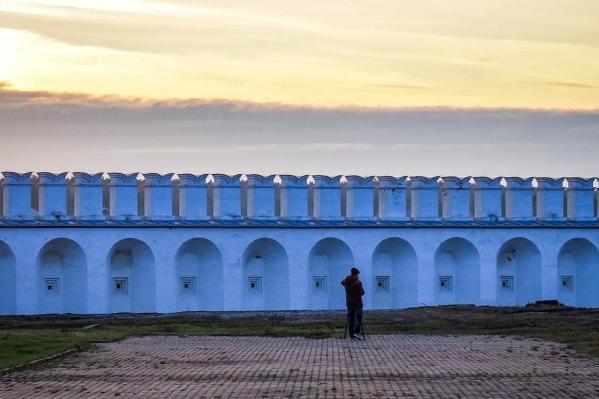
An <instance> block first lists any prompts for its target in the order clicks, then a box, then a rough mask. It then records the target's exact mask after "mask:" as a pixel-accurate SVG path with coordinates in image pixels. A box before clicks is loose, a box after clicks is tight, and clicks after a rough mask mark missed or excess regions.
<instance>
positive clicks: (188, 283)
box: [181, 277, 196, 294]
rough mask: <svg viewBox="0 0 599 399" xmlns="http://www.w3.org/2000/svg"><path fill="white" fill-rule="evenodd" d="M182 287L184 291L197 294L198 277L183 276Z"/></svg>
mask: <svg viewBox="0 0 599 399" xmlns="http://www.w3.org/2000/svg"><path fill="white" fill-rule="evenodd" d="M181 288H182V289H183V292H184V293H187V294H195V293H196V278H195V277H182V278H181Z"/></svg>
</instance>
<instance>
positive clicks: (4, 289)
mask: <svg viewBox="0 0 599 399" xmlns="http://www.w3.org/2000/svg"><path fill="white" fill-rule="evenodd" d="M16 287H17V269H16V261H15V255H14V253H13V252H12V250H11V249H10V247H9V246H8V245H7V244H5V243H4V242H2V241H0V314H3V315H9V314H15V313H16V312H17V289H16Z"/></svg>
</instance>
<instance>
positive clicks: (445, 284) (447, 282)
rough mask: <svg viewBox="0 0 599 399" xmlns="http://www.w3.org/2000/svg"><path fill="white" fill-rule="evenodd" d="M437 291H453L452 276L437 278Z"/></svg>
mask: <svg viewBox="0 0 599 399" xmlns="http://www.w3.org/2000/svg"><path fill="white" fill-rule="evenodd" d="M439 289H440V290H441V291H451V290H453V277H452V276H439Z"/></svg>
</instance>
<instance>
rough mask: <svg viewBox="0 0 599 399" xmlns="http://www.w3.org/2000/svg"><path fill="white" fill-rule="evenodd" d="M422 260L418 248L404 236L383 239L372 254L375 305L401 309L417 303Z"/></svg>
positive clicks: (378, 307)
mask: <svg viewBox="0 0 599 399" xmlns="http://www.w3.org/2000/svg"><path fill="white" fill-rule="evenodd" d="M417 266H418V260H417V258H416V251H414V248H413V247H412V246H411V245H410V244H409V243H408V242H407V241H406V240H404V239H402V238H397V237H391V238H387V239H385V240H383V241H381V242H380V243H379V244H378V245H377V247H376V248H375V250H374V252H373V254H372V274H373V277H372V282H371V284H368V286H369V288H370V290H372V293H373V296H372V298H373V308H375V309H397V308H407V307H412V306H416V305H417V292H416V287H417V273H418V267H417Z"/></svg>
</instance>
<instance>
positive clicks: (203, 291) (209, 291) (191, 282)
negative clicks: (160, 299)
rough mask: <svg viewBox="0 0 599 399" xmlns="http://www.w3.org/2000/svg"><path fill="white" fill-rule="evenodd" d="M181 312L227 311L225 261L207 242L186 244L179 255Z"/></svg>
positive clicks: (202, 240) (193, 239)
mask: <svg viewBox="0 0 599 399" xmlns="http://www.w3.org/2000/svg"><path fill="white" fill-rule="evenodd" d="M176 265H177V273H176V274H177V284H176V285H177V310H178V311H180V312H185V311H196V310H223V307H224V297H223V292H224V291H223V259H222V255H221V253H220V251H219V249H218V248H217V247H216V245H214V243H213V242H212V241H210V240H207V239H205V238H192V239H191V240H188V241H186V242H185V243H184V244H183V245H182V246H181V248H179V251H177V255H176Z"/></svg>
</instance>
